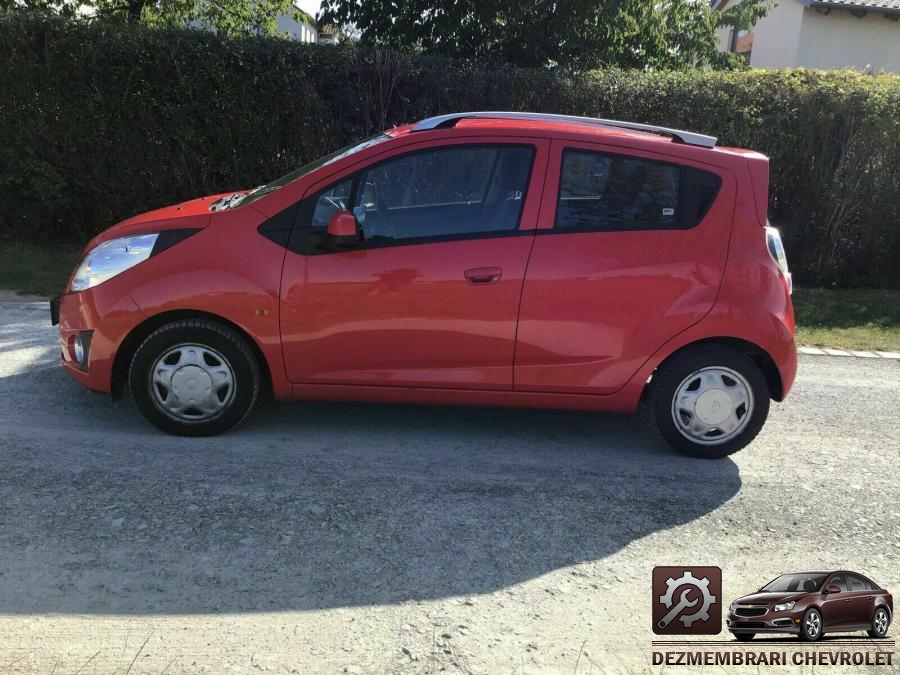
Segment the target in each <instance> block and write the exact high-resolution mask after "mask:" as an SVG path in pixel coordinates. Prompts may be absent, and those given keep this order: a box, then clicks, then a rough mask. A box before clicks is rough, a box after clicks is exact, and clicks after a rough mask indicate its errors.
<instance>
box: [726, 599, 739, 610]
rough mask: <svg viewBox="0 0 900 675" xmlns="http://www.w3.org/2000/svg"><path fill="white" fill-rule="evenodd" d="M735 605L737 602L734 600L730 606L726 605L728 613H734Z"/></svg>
mask: <svg viewBox="0 0 900 675" xmlns="http://www.w3.org/2000/svg"><path fill="white" fill-rule="evenodd" d="M736 604H737V600H735V601H734V602H732V603H731V604H730V605H728V611H729V612H733V611H734V606H735V605H736Z"/></svg>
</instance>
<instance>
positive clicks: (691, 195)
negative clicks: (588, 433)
mask: <svg viewBox="0 0 900 675" xmlns="http://www.w3.org/2000/svg"><path fill="white" fill-rule="evenodd" d="M735 192H736V181H735V179H734V177H733V175H732V174H731V173H730V172H728V171H727V170H724V169H721V168H718V167H714V166H711V165H706V164H702V163H698V162H689V161H684V160H674V159H672V158H671V157H668V156H664V155H657V154H654V153H648V152H642V151H627V150H623V149H622V148H619V147H609V146H603V145H599V144H593V143H578V142H565V141H554V142H553V144H552V148H551V153H550V162H549V165H548V169H547V188H546V190H545V194H544V198H543V201H542V204H541V215H540V223H539V225H538V233H537V235H536V237H535V242H534V247H533V251H532V255H531V260H530V262H529V266H528V276H527V279H526V281H525V288H524V290H523V294H522V308H521V311H520V315H519V332H518V341H517V347H516V367H515V388H516V389H517V390H523V391H559V392H572V393H587V394H605V393H612V392H615V391H617V390H619V389H621V388H622V387H623V386H624V385H625V384H626V383H627V382H628V380H629V379H630V378H631V377H632V376H633V375H634V373H635V372H636V371H637V370H638V368H639V367H640V366H641V365H642V364H643V363H644V361H645V360H646V359H647V358H648V357H649V356H650V355H651V354H653V352H655V351H656V350H657V349H658V348H659V347H661V346H662V345H663V343H665V342H666V340H668V339H669V338H671V337H672V336H674V335H676V334H677V333H679V332H680V331H682V330H684V329H685V328H688V327H689V326H691V325H692V324H694V323H696V322H697V321H699V320H700V319H701V318H702V317H703V316H704V315H705V314H706V313H707V312H708V311H709V310H710V309H711V308H712V305H713V303H714V301H715V298H716V294H717V292H718V288H719V283H720V281H721V278H722V274H723V271H724V267H725V261H726V254H727V249H728V240H729V235H730V231H731V221H732V212H733V209H734V201H735Z"/></svg>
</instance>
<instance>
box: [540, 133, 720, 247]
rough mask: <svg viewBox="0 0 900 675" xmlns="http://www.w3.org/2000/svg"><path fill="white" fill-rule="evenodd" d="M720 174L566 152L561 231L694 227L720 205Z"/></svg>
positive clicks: (634, 159)
mask: <svg viewBox="0 0 900 675" xmlns="http://www.w3.org/2000/svg"><path fill="white" fill-rule="evenodd" d="M721 183H722V181H721V179H720V178H719V176H717V175H716V174H714V173H712V172H709V171H703V170H702V169H696V168H693V167H689V166H683V165H679V164H673V163H669V162H661V161H657V160H650V159H645V158H642V157H630V156H626V155H616V154H610V153H603V152H595V151H592V150H582V149H574V148H570V149H566V150H565V151H564V152H563V158H562V167H561V171H560V181H559V196H558V201H557V207H556V220H555V227H556V228H557V229H561V230H578V231H594V232H609V231H617V230H668V229H689V228H692V227H694V226H696V225H697V224H698V223H699V222H700V221H701V220H702V219H703V216H704V215H706V212H707V211H708V210H709V207H710V206H712V203H713V202H714V201H715V198H716V195H717V194H718V192H719V188H720V186H721Z"/></svg>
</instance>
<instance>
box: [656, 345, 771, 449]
mask: <svg viewBox="0 0 900 675" xmlns="http://www.w3.org/2000/svg"><path fill="white" fill-rule="evenodd" d="M648 408H649V412H650V418H651V421H652V423H653V425H654V426H655V428H656V430H657V431H658V432H659V433H660V435H661V436H662V437H663V438H664V439H665V440H666V441H667V442H668V443H669V445H671V446H672V447H673V448H675V449H676V450H679V451H681V452H683V453H685V454H687V455H691V456H692V457H701V458H704V459H717V458H721V457H726V456H728V455H730V454H732V453H735V452H737V451H738V450H740V449H741V448H743V447H744V446H746V445H747V444H749V443H750V441H752V440H753V439H754V438H756V435H757V434H758V433H759V431H760V429H762V426H763V423H764V422H765V421H766V417H767V416H768V414H769V386H768V383H767V382H766V378H765V376H764V375H763V373H762V371H761V370H760V368H759V366H757V365H756V363H755V362H754V361H753V360H752V359H751V358H750V357H749V356H746V355H745V354H742V353H740V352H738V351H736V350H733V349H729V348H727V347H719V346H701V347H695V348H691V349H687V350H685V351H683V352H681V353H679V354H677V355H676V356H674V357H673V358H671V359H669V360H668V361H666V362H664V363H663V364H662V366H660V367H659V369H658V370H657V371H656V373H655V374H654V376H653V379H652V380H651V382H650V396H649V399H648Z"/></svg>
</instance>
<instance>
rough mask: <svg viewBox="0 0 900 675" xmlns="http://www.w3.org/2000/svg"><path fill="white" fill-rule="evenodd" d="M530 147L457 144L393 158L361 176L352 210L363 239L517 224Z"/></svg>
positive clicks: (492, 229) (505, 227) (531, 155)
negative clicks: (456, 145)
mask: <svg viewBox="0 0 900 675" xmlns="http://www.w3.org/2000/svg"><path fill="white" fill-rule="evenodd" d="M533 158H534V148H533V147H531V146H458V147H449V148H440V149H436V150H425V151H420V152H414V153H411V154H408V155H402V156H400V157H396V158H392V159H389V160H387V161H384V162H381V163H379V164H377V165H375V166H373V167H370V168H368V169H366V170H364V171H363V172H361V173H360V174H359V176H358V177H357V184H356V187H355V198H354V203H353V213H354V215H355V216H356V218H357V220H358V221H359V224H360V230H361V233H362V236H363V239H364V241H365V242H367V243H369V244H371V245H378V244H385V243H390V242H397V241H404V240H415V239H428V238H437V237H448V236H449V237H452V236H457V235H468V234H473V235H475V234H489V233H493V232H506V231H513V230H515V229H516V228H517V227H518V223H519V217H520V215H521V212H522V205H523V204H524V200H525V191H526V188H527V184H528V178H529V175H530V173H531V163H532V160H533Z"/></svg>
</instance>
